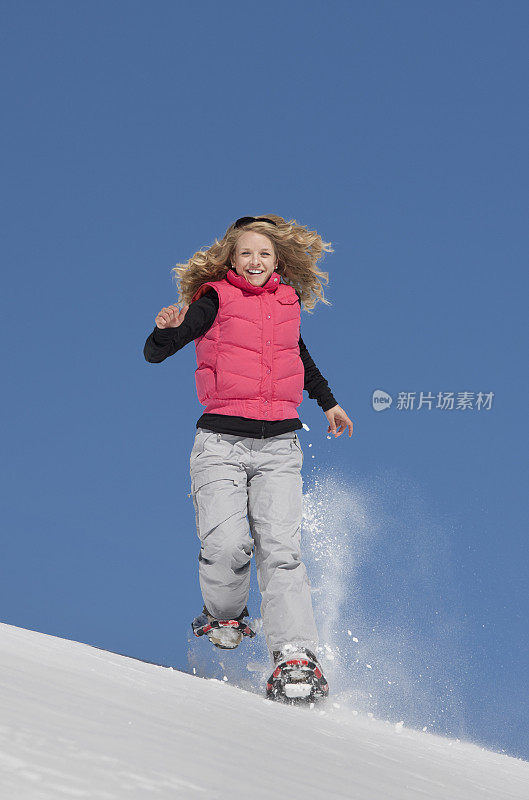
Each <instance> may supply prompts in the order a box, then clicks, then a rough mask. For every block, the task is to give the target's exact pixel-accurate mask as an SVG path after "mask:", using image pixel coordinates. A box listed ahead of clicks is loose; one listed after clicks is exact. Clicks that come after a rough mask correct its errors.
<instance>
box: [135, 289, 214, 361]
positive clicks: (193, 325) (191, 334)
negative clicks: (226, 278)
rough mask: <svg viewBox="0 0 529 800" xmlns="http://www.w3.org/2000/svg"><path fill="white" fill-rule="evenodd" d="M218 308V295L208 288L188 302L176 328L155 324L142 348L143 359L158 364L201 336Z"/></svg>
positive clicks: (211, 321) (210, 323) (211, 322)
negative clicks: (198, 296) (183, 315)
mask: <svg viewBox="0 0 529 800" xmlns="http://www.w3.org/2000/svg"><path fill="white" fill-rule="evenodd" d="M218 310H219V296H218V294H217V292H216V291H215V289H208V291H207V292H206V293H205V294H203V295H202V297H200V298H199V299H198V300H195V301H194V302H193V303H191V304H190V306H189V308H188V309H187V311H186V315H185V317H184V321H183V322H182V324H181V325H179V326H178V328H158V326H155V328H154V330H153V332H152V333H151V335H150V336H149V337H148V339H147V341H146V342H145V346H144V348H143V355H144V356H145V360H146V361H149V362H150V363H151V364H159V363H160V362H161V361H164V360H165V359H166V358H168V357H169V356H172V355H173V354H174V353H176V352H178V350H181V349H182V347H185V346H186V344H189V342H192V341H193V340H194V339H196V338H197V337H199V336H203V335H204V334H205V333H206V331H207V330H209V329H210V328H211V326H212V325H213V322H214V320H215V317H216V316H217V311H218Z"/></svg>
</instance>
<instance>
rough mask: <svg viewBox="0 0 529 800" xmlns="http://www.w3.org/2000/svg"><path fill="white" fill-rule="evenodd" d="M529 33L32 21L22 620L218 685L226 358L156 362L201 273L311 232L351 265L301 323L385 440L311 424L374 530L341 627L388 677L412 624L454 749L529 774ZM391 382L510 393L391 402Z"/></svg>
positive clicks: (7, 244) (16, 178)
mask: <svg viewBox="0 0 529 800" xmlns="http://www.w3.org/2000/svg"><path fill="white" fill-rule="evenodd" d="M528 23H529V8H528V6H527V4H526V3H523V2H509V3H503V4H500V3H486V4H483V3H480V2H462V3H461V2H457V3H456V2H447V3H443V4H436V3H430V2H428V3H424V2H409V1H406V2H402V3H398V4H396V3H392V2H370V3H358V2H333V3H330V4H324V3H319V2H318V3H315V2H308V3H301V2H289V3H286V4H284V3H278V2H275V1H272V2H270V3H267V4H266V5H265V6H263V5H259V6H258V5H255V4H248V3H239V2H228V3H224V4H222V5H219V4H218V3H214V2H210V0H207V1H206V2H202V3H200V5H199V6H194V7H193V6H189V5H187V4H184V3H175V2H153V3H139V2H111V3H102V2H94V3H90V4H82V3H70V2H45V3H39V2H24V1H22V2H20V0H17V2H4V3H3V36H2V40H3V41H2V48H1V51H2V52H1V56H0V58H1V59H2V68H3V69H2V74H3V82H4V87H3V98H4V99H3V111H4V120H5V121H4V125H3V131H2V139H3V147H2V162H3V163H2V173H3V176H4V179H3V203H2V216H3V219H4V220H5V222H6V235H5V239H4V248H3V249H4V257H3V261H4V271H3V280H4V291H3V292H2V322H3V343H4V353H3V375H4V391H3V393H2V417H3V419H4V422H5V429H4V433H3V442H4V459H3V460H2V461H3V464H2V468H3V474H2V487H3V490H4V491H3V498H2V517H3V530H4V533H3V543H2V553H3V558H2V581H1V589H0V598H1V609H2V619H3V620H4V621H5V622H8V623H10V624H13V625H18V626H21V627H26V628H31V629H33V630H39V631H43V632H45V633H50V634H53V635H58V636H64V637H68V638H73V639H77V640H79V641H83V642H87V643H91V644H95V645H98V646H100V647H105V648H107V649H110V650H115V651H118V652H124V653H129V654H131V655H136V656H139V657H141V658H145V659H150V660H153V661H160V662H163V663H171V664H173V665H175V666H178V667H179V668H182V669H187V668H188V663H189V655H188V651H189V647H190V645H189V644H188V635H189V624H190V620H191V618H192V617H193V616H194V615H195V614H196V613H198V611H200V608H201V604H202V601H201V596H200V591H199V586H198V577H197V556H198V540H197V539H196V533H195V529H194V512H193V508H192V504H191V500H190V499H189V498H188V497H187V493H188V492H189V452H190V450H191V447H192V445H193V439H194V434H195V424H196V420H197V419H198V417H199V416H200V414H201V406H200V405H199V404H198V400H197V397H196V391H195V384H194V369H195V366H196V363H195V353H194V347H193V346H189V347H187V348H185V349H184V350H183V351H181V352H180V353H178V354H176V355H175V356H174V357H172V358H171V359H168V360H167V361H166V362H164V363H163V364H161V365H153V364H147V363H146V362H145V361H144V359H143V353H142V351H143V344H144V341H145V339H146V337H147V335H148V334H149V333H150V331H151V330H152V328H153V327H154V317H155V315H156V313H157V312H158V310H159V309H160V308H161V307H162V306H163V305H168V304H169V303H171V302H175V300H176V289H175V286H174V284H173V283H172V282H171V274H170V270H171V267H172V266H174V264H175V263H176V262H183V261H185V260H186V259H187V258H189V256H190V255H192V254H193V253H194V252H195V251H196V250H197V249H199V248H201V247H204V246H207V245H209V244H211V243H212V242H213V241H214V239H215V238H216V237H220V236H221V235H222V234H223V232H224V231H225V229H226V227H227V226H228V225H229V224H230V222H232V221H233V220H234V219H235V218H237V217H239V216H242V215H246V214H266V213H271V212H275V213H279V214H281V215H282V216H284V217H285V218H294V219H296V220H298V222H300V223H302V224H304V225H307V226H308V227H309V228H311V229H316V230H317V231H318V232H319V233H320V234H321V235H322V237H323V239H324V240H325V241H330V242H331V243H332V246H333V248H334V253H331V254H329V255H327V256H326V257H325V259H324V260H323V261H322V262H321V268H322V269H324V270H326V271H328V273H329V278H330V283H329V286H328V287H326V288H325V290H324V291H325V295H326V297H327V298H328V299H329V300H330V301H331V303H332V306H324V305H319V306H318V307H317V310H316V311H315V313H314V314H312V315H309V314H306V313H304V314H302V323H301V331H302V336H303V339H304V341H305V343H306V345H307V347H308V349H309V352H310V353H311V355H312V356H313V358H314V360H315V362H316V364H317V365H318V366H319V368H320V370H321V372H322V373H323V374H324V375H325V377H326V378H327V379H328V381H329V384H330V386H331V388H332V390H333V393H334V395H335V397H336V399H337V400H338V402H339V404H340V405H341V406H342V407H343V408H344V409H345V410H346V412H347V413H348V415H349V416H350V417H351V419H352V420H353V422H354V426H355V432H354V435H353V437H352V438H351V439H349V438H348V437H346V436H342V437H340V438H339V439H338V440H334V439H333V440H330V439H328V438H327V435H326V430H327V420H326V418H325V416H324V414H323V413H322V412H321V410H320V409H319V407H318V406H317V404H316V403H315V402H314V401H311V400H309V399H308V397H307V396H306V395H305V400H304V402H303V404H302V406H301V407H300V408H299V409H298V410H299V414H300V417H301V419H302V421H303V422H304V423H305V424H306V426H307V427H308V428H309V429H310V430H308V431H304V432H302V434H301V435H302V446H303V448H304V452H305V463H304V480H305V486H306V490H307V493H308V496H309V498H312V497H318V496H320V495H321V498H322V501H323V502H324V504H327V506H328V511H329V518H332V515H333V514H334V513H337V511H336V510H337V508H338V510H340V509H341V510H342V511H343V514H342V517H340V519H341V523H340V525H341V526H342V527H340V525H338V528H335V530H334V533H331V532H330V531H329V530H327V532H326V533H325V536H327V539H326V542H327V543H328V544H329V547H328V549H327V551H326V556H325V558H327V567H326V568H327V570H329V569H330V568H331V566H332V563H331V562H332V561H333V558H335V557H336V553H337V543H336V539H333V536H335V534H336V530H338V529H339V530H342V533H343V541H345V540H347V542H348V551H347V552H348V558H349V559H350V560H349V561H348V562H347V563H344V559H342V560H341V562H340V566H339V570H340V575H341V577H342V579H343V581H344V591H345V594H344V596H343V598H342V600H343V605H342V606H341V607H340V608H339V609H338V611H336V609H335V617H336V619H335V621H336V630H337V631H338V632H337V633H336V632H335V634H334V635H336V636H340V635H342V634H343V631H344V630H345V629H347V628H348V627H349V625H350V624H352V623H350V619H351V618H352V619H354V623H355V625H356V628H355V630H356V631H357V632H358V631H361V632H362V635H363V637H364V638H363V642H364V647H365V650H364V651H363V655H365V656H366V658H368V657H371V658H372V660H373V658H374V654H376V653H375V651H376V652H379V651H377V650H376V648H377V647H379V646H381V645H380V642H381V641H382V639H381V638H379V639H377V640H376V641H375V638H374V637H373V636H372V633H373V630H374V629H375V630H377V631H379V630H382V629H383V631H384V637H382V638H383V639H384V641H385V642H386V643H387V641H388V640H389V639H392V641H393V643H394V642H395V637H396V636H397V629H398V631H400V633H401V634H402V637H403V638H402V641H403V642H407V652H408V657H407V663H406V669H407V674H408V677H409V686H410V687H411V689H410V697H411V695H413V694H414V689H415V688H417V689H421V690H422V689H423V688H424V685H423V683H421V681H422V680H423V678H422V677H420V675H422V673H419V668H421V669H422V667H424V668H425V669H430V670H431V672H432V675H433V677H432V679H431V681H430V688H429V693H430V695H432V696H433V700H432V703H433V705H434V706H435V707H436V708H440V707H441V706H443V707H445V708H448V705H449V704H448V703H445V699H446V695H447V693H448V692H451V694H452V697H456V701H454V704H453V705H454V707H457V709H456V711H454V712H453V713H452V712H450V713H451V719H450V723H449V724H448V723H446V724H445V723H443V721H442V720H441V719H440V717H441V715H440V714H434V715H433V716H432V720H433V721H432V723H431V727H432V729H434V730H438V731H440V732H449V733H451V734H452V735H458V734H461V735H464V736H466V737H468V738H473V739H474V740H476V741H480V742H482V743H483V744H484V745H486V746H489V747H495V748H497V749H505V750H506V751H507V752H509V753H511V754H514V755H522V756H525V757H529V751H528V750H527V741H526V739H524V730H523V729H524V720H526V719H527V713H528V709H527V692H526V686H527V678H528V677H529V664H528V659H527V652H528V636H527V612H528V608H527V596H528V589H529V587H528V579H527V567H526V564H527V532H526V524H524V523H526V520H527V512H528V508H527V505H528V503H527V494H528V493H527V485H528V477H529V476H528V468H527V457H526V448H527V412H526V408H525V404H526V398H527V396H528V389H529V387H528V381H527V367H526V363H527V348H526V343H527V341H526V340H527V325H526V304H527V284H528V281H527V235H526V229H527V183H528V174H527V173H528V160H527V147H526V143H527V141H528V138H529V131H528V116H529V115H528V111H527V98H526V86H527V81H528V74H527V73H528V62H527V49H526V31H527V29H528ZM375 389H382V390H384V391H386V392H388V393H389V394H390V395H392V396H393V397H394V398H395V399H396V397H397V395H398V393H399V392H417V393H419V392H421V391H423V392H432V393H433V394H436V393H437V392H448V391H452V392H455V393H456V394H457V393H459V392H465V391H468V392H474V393H477V392H480V391H481V392H493V393H494V398H493V403H492V407H491V409H490V410H481V411H478V410H477V409H469V410H466V411H462V410H457V409H454V410H445V411H443V410H441V409H436V408H432V410H430V411H428V410H426V409H420V410H417V409H416V408H415V409H414V410H404V409H403V410H398V409H397V408H396V404H395V401H394V404H393V406H392V407H391V408H390V409H388V410H386V411H384V412H380V413H376V412H375V411H374V410H373V408H372V406H371V396H372V393H373V391H374V390H375ZM309 445H310V447H309ZM333 481H335V483H333ZM333 486H335V487H336V489H335V490H333V488H332V487H333ZM322 487H323V488H322ZM334 491H336V495H334V494H333V492H334ZM318 493H320V494H318ZM337 497H338V500H336V498H337ZM362 503H364V504H365V509H364V510H365V511H366V515H367V516H364V517H362V521H360V522H359V519H360V517H358V516H355V509H357V508H358V507H359V505H362ZM344 520H345V522H344ZM348 520H349V521H348ZM366 520H367V521H366ZM322 524H323V525H324V523H322ZM359 531H363V532H364V535H363V537H362V536H360V533H359ZM312 533H314V531H313V530H312ZM312 533H311V535H312ZM322 535H323V534H322ZM309 540H310V541H312V539H310V537H309V536H308V535H307V536H306V539H305V542H306V548H307V561H308V562H311V563H312V569H313V570H316V569H317V564H316V562H314V561H313V556H314V552H313V550H311V547H312V545H310V543H309ZM338 550H339V547H338ZM360 550H361V553H362V558H360ZM352 565H354V569H353V568H352ZM335 566H336V564H335ZM312 574H313V575H314V585H315V586H317V583H318V578H317V577H316V575H315V572H313V573H312ZM325 586H328V582H327V583H326V580H325V579H323V578H322V582H321V585H320V586H319V588H320V589H321V590H322V592H323V593H324V589H325ZM320 596H323V595H322V593H321V592H320ZM315 602H318V603H319V602H320V600H319V599H317V598H316V597H315ZM360 607H362V610H361V613H360ZM322 608H323V606H322ZM258 611H259V600H258V596H257V594H256V590H255V585H254V586H253V589H252V597H251V613H252V614H253V615H258ZM340 631H341V633H340ZM370 632H371V633H370ZM392 632H393V633H394V634H395V636H393V635H392ZM345 636H348V634H347V633H345ZM370 637H371V638H370ZM356 638H359V639H360V644H361V642H362V636H360V637H356ZM349 639H351V637H349ZM200 644H202V643H200ZM192 646H195V643H193V645H192ZM432 648H433V649H432ZM386 649H387V648H386ZM432 654H435V658H434V656H433V655H432ZM206 656H207V654H206V651H204V652H203V653H202V655H201V657H202V658H206ZM430 656H431V657H432V663H429V664H428V663H426V662H428V658H429V657H430ZM403 658H404V656H403ZM419 659H420V664H419V663H418V662H419ZM421 665H422V667H421ZM386 666H387V665H386ZM394 666H395V664H393V665H392V667H394ZM411 673H413V675H411ZM348 674H349V677H350V680H351V681H353V682H354V681H357V685H359V686H360V685H362V686H363V688H365V689H366V691H367V688H368V683H367V682H366V681H367V679H366V675H365V674H362V675H359V674H354V669H353V668H351V670H349V673H348ZM410 675H411V677H410ZM343 680H344V681H345V682H346V681H347V677H346V678H344V679H343ZM370 680H373V679H372V678H371V677H370ZM386 683H387V681H386ZM448 686H449V687H450V688H449V689H447V687H448ZM432 687H433V688H432ZM379 691H381V689H380V686H379ZM419 695H420V692H418V694H416V695H415V696H419ZM384 698H385V699H384V700H383V701H382V699H381V703H380V705H379V709H378V710H379V711H383V712H387V713H388V714H389V713H390V710H389V709H390V706H392V703H393V706H392V707H393V708H394V709H396V711H395V713H398V714H402V715H405V714H406V711H407V708H408V709H409V703H410V702H411V701H410V699H409V697H408V701H406V698H405V697H404V695H398V694H397V695H395V697H394V699H393V700H388V698H387V697H386V696H384ZM406 702H408V706H407V705H406ZM445 714H446V715H448V711H445ZM419 717H420V713H419V714H418V715H416V716H413V714H411V713H410V719H412V721H413V722H417V719H419ZM434 717H435V720H434V719H433V718H434Z"/></svg>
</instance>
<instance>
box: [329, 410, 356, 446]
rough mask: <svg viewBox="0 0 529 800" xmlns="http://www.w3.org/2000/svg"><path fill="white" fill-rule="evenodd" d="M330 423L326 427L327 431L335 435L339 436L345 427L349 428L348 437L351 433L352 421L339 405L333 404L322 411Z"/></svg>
mask: <svg viewBox="0 0 529 800" xmlns="http://www.w3.org/2000/svg"><path fill="white" fill-rule="evenodd" d="M323 413H324V414H325V416H326V417H327V419H328V420H329V422H330V423H331V424H330V425H329V427H328V428H327V433H334V436H335V437H338V436H341V435H342V433H343V432H344V431H345V429H346V428H349V438H351V436H352V435H353V423H352V421H351V420H350V419H349V417H348V416H347V414H346V413H345V411H344V410H343V408H342V407H341V406H333V408H329V410H328V411H324V412H323Z"/></svg>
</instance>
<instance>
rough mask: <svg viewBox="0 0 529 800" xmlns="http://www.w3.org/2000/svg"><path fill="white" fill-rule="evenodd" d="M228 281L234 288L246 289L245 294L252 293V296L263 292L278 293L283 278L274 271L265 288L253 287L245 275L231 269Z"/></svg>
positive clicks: (227, 277)
mask: <svg viewBox="0 0 529 800" xmlns="http://www.w3.org/2000/svg"><path fill="white" fill-rule="evenodd" d="M226 280H227V281H229V282H230V283H231V284H233V286H238V287H239V289H244V291H245V292H251V294H262V293H263V292H275V291H277V287H278V286H279V284H280V283H281V276H280V275H279V272H275V271H274V272H272V274H271V275H270V277H269V278H268V280H267V282H266V283H265V284H264V286H253V285H252V284H251V283H250V282H249V281H247V280H246V278H245V277H244V275H239V274H238V273H237V272H236V271H235V270H234V269H233V267H230V269H229V270H228V272H227V273H226Z"/></svg>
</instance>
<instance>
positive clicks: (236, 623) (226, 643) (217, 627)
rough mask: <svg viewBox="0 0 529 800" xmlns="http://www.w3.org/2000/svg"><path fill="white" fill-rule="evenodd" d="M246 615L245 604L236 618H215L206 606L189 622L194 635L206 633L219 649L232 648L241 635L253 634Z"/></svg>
mask: <svg viewBox="0 0 529 800" xmlns="http://www.w3.org/2000/svg"><path fill="white" fill-rule="evenodd" d="M247 616H248V609H247V608H246V606H245V607H244V610H243V611H242V612H241V614H239V616H238V617H237V618H236V619H215V618H214V617H212V616H211V614H210V613H209V611H208V610H207V608H206V606H204V609H203V612H202V614H200V615H199V616H198V617H195V619H194V620H193V622H192V623H191V627H192V629H193V633H194V634H195V636H204V635H206V636H207V637H208V639H209V641H210V642H211V643H212V644H214V645H215V647H220V649H221V650H233V649H234V648H235V647H237V646H238V645H239V644H240V643H241V641H242V637H243V636H250V638H253V637H254V636H255V631H254V630H252V628H250V626H249V625H248V623H247V622H244V619H243V618H244V617H247Z"/></svg>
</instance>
